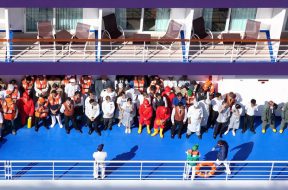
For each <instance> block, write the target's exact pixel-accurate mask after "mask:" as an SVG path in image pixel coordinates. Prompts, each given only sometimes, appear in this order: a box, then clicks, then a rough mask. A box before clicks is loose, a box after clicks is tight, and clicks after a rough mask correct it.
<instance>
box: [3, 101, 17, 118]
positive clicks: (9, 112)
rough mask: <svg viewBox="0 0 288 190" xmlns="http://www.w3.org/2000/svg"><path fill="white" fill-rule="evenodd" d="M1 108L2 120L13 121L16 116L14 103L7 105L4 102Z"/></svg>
mask: <svg viewBox="0 0 288 190" xmlns="http://www.w3.org/2000/svg"><path fill="white" fill-rule="evenodd" d="M2 107H3V115H4V119H6V120H9V121H11V120H14V119H15V116H16V105H15V103H12V104H10V105H8V104H7V102H6V101H5V100H4V102H3V105H2Z"/></svg>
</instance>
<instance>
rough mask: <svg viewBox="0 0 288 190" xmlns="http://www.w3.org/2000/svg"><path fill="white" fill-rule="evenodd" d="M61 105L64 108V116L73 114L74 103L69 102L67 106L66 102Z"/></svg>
mask: <svg viewBox="0 0 288 190" xmlns="http://www.w3.org/2000/svg"><path fill="white" fill-rule="evenodd" d="M63 105H64V107H65V110H64V115H65V116H72V115H74V105H73V104H72V103H71V104H70V106H68V105H67V103H66V102H65V103H64V104H63Z"/></svg>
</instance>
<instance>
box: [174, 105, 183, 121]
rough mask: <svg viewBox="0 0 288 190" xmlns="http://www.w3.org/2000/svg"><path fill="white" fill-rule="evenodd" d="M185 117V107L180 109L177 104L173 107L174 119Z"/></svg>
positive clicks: (181, 119)
mask: <svg viewBox="0 0 288 190" xmlns="http://www.w3.org/2000/svg"><path fill="white" fill-rule="evenodd" d="M180 110H181V113H180ZM184 117H185V109H180V108H179V106H176V107H175V117H174V118H175V120H176V121H183V119H184Z"/></svg>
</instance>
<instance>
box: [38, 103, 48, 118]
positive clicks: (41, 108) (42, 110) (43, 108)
mask: <svg viewBox="0 0 288 190" xmlns="http://www.w3.org/2000/svg"><path fill="white" fill-rule="evenodd" d="M37 104H38V108H37V109H36V110H35V117H39V118H46V117H47V116H48V112H49V109H48V102H47V101H45V103H44V104H43V105H40V104H39V102H37Z"/></svg>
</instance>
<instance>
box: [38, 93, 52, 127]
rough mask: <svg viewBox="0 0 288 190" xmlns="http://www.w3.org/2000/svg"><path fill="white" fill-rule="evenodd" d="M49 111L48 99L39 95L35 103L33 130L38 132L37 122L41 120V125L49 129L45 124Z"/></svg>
mask: <svg viewBox="0 0 288 190" xmlns="http://www.w3.org/2000/svg"><path fill="white" fill-rule="evenodd" d="M48 113H49V108H48V101H47V100H46V99H45V98H43V97H39V98H38V101H37V102H36V104H35V131H36V132H38V130H39V127H40V126H39V122H40V121H42V122H43V126H44V127H45V128H46V129H49V128H48V126H47V117H48Z"/></svg>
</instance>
